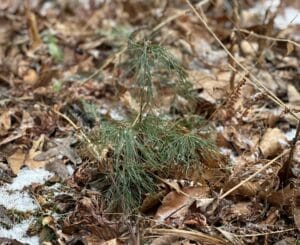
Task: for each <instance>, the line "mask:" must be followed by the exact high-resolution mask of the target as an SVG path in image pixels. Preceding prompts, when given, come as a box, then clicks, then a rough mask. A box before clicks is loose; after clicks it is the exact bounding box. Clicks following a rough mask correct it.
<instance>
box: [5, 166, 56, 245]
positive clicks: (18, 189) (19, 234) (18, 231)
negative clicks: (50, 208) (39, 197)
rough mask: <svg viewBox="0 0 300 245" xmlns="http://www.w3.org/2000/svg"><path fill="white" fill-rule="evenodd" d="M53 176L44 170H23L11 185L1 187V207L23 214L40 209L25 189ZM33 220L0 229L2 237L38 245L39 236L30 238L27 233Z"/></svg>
mask: <svg viewBox="0 0 300 245" xmlns="http://www.w3.org/2000/svg"><path fill="white" fill-rule="evenodd" d="M52 175H53V174H52V173H50V172H49V171H47V170H44V169H33V170H30V169H26V168H24V169H21V170H20V172H19V174H18V176H17V177H16V178H14V179H13V182H12V183H11V184H5V185H3V186H1V187H0V197H1V198H0V205H3V206H4V207H5V208H7V209H16V210H18V211H21V212H27V211H34V210H35V209H37V208H38V205H37V203H36V202H35V200H34V199H33V198H31V197H30V195H29V193H27V192H26V191H24V190H23V189H24V187H27V186H30V185H31V184H33V183H44V182H45V181H46V180H47V179H48V178H50V177H51V176H52ZM30 222H31V220H25V221H23V222H21V223H19V224H15V225H14V226H13V227H12V228H11V229H6V228H3V227H0V237H4V238H10V239H16V240H18V241H20V242H24V243H28V244H30V245H38V244H39V239H38V237H37V236H34V237H28V236H27V235H26V231H27V229H28V227H29V225H30Z"/></svg>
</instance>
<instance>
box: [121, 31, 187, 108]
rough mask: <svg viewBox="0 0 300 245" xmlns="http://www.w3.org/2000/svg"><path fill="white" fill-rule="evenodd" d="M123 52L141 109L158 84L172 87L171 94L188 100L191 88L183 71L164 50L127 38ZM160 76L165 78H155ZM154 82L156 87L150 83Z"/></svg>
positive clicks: (147, 41) (150, 99)
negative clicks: (178, 94) (157, 82)
mask: <svg viewBox="0 0 300 245" xmlns="http://www.w3.org/2000/svg"><path fill="white" fill-rule="evenodd" d="M127 53H128V55H129V59H128V65H129V70H130V71H131V72H133V73H134V76H135V78H134V80H135V86H136V87H137V88H138V89H139V95H138V97H139V102H140V104H141V108H142V107H143V105H145V104H147V105H148V104H150V103H151V101H152V99H153V98H155V95H154V94H155V92H154V91H155V90H156V88H157V87H158V85H164V86H169V87H173V88H174V90H175V94H176V93H180V94H181V95H183V96H185V97H188V96H189V97H191V86H192V85H191V83H190V82H189V81H188V75H187V73H186V71H185V70H184V69H183V68H182V67H181V66H180V64H179V62H178V61H177V60H176V59H175V58H174V57H173V55H172V54H171V53H170V52H168V50H167V49H166V48H164V47H163V46H161V45H159V44H154V43H152V42H151V41H149V40H146V41H145V40H144V41H136V40H134V38H133V37H132V36H131V38H130V39H129V41H128V48H127ZM160 74H167V77H164V78H163V79H161V77H160V79H157V78H158V76H159V75H160ZM156 79H157V80H159V84H156V83H155V82H154V81H155V80H156Z"/></svg>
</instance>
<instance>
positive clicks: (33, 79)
mask: <svg viewBox="0 0 300 245" xmlns="http://www.w3.org/2000/svg"><path fill="white" fill-rule="evenodd" d="M23 80H24V82H25V83H26V84H28V85H31V86H33V85H35V84H36V83H37V82H38V81H39V76H38V74H37V72H36V71H35V70H33V69H28V70H27V71H26V72H25V74H24V76H23Z"/></svg>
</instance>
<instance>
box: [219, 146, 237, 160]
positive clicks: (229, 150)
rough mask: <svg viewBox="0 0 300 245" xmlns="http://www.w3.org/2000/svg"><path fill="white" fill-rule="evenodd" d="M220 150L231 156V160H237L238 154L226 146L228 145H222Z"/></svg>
mask: <svg viewBox="0 0 300 245" xmlns="http://www.w3.org/2000/svg"><path fill="white" fill-rule="evenodd" d="M219 149H220V152H221V153H222V154H223V155H226V156H229V158H230V160H231V162H232V163H234V162H235V160H236V156H235V155H234V153H233V151H232V150H231V149H229V148H226V147H220V148H219Z"/></svg>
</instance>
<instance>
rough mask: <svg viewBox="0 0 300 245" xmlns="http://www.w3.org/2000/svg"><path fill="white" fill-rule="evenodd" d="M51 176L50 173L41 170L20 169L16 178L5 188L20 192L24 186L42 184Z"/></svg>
mask: <svg viewBox="0 0 300 245" xmlns="http://www.w3.org/2000/svg"><path fill="white" fill-rule="evenodd" d="M52 175H53V174H52V173H50V172H49V171H47V170H45V169H42V168H38V169H27V168H25V169H21V170H20V172H19V173H18V176H17V177H16V178H14V180H13V183H12V184H10V185H8V186H7V189H9V190H22V189H23V188H24V187H25V186H30V185H31V184H33V183H44V182H45V181H46V180H47V179H49V178H50V177H51V176H52Z"/></svg>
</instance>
